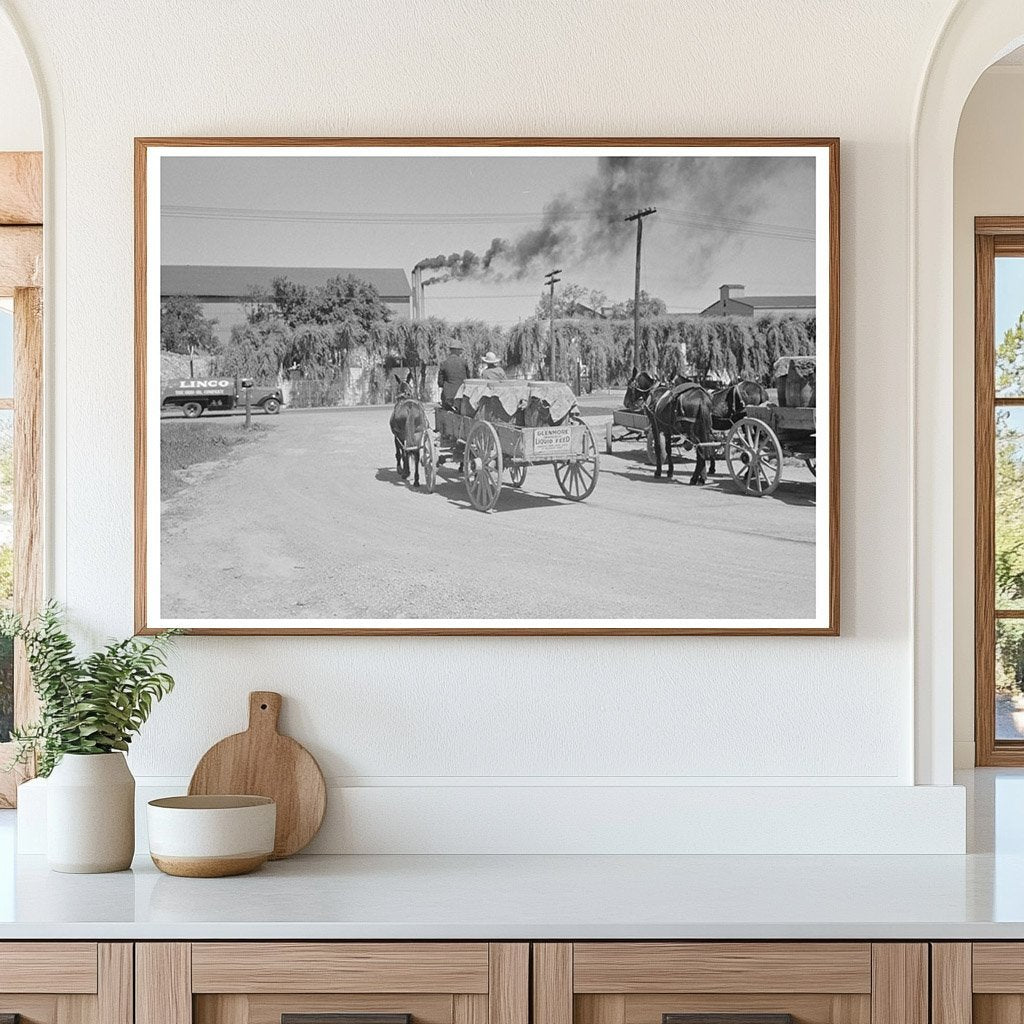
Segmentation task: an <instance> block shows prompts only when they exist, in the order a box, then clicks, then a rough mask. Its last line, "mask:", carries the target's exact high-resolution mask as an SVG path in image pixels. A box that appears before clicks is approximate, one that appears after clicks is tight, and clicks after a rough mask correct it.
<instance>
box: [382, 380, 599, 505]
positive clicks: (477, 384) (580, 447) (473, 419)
mask: <svg viewBox="0 0 1024 1024" xmlns="http://www.w3.org/2000/svg"><path fill="white" fill-rule="evenodd" d="M404 401H406V402H410V403H412V404H413V405H415V406H418V407H419V411H418V413H417V412H416V411H415V410H412V411H411V417H412V418H413V419H416V418H417V417H418V416H422V424H423V426H422V428H421V429H419V430H413V431H411V432H407V434H406V438H407V440H406V442H405V445H404V447H405V449H406V451H407V453H408V454H411V455H413V457H414V458H416V459H417V460H418V463H419V465H421V466H422V468H423V471H424V486H425V488H426V490H427V491H428V493H429V492H431V491H433V489H434V485H435V483H436V480H437V474H438V469H439V467H440V466H442V465H444V464H445V463H447V462H454V463H456V464H457V465H458V466H459V467H460V469H461V474H462V479H463V481H464V483H465V487H466V495H467V497H468V498H469V501H470V503H471V504H472V506H473V507H474V508H476V509H479V510H480V511H481V512H489V511H490V510H491V509H493V508H494V507H495V505H497V503H498V499H499V497H500V496H501V490H502V487H503V486H504V485H505V482H506V474H507V483H508V485H509V486H511V487H514V488H520V487H522V486H523V484H524V483H525V482H526V474H527V470H528V469H529V468H530V467H531V466H551V467H552V469H553V470H554V475H555V481H556V483H557V484H558V489H559V491H560V492H561V493H562V495H563V496H564V497H566V498H568V499H569V500H570V501H583V500H584V499H586V498H588V497H590V495H591V494H592V493H593V492H594V488H595V487H596V486H597V475H598V469H599V466H598V456H597V445H596V444H595V442H594V436H593V434H592V433H591V430H590V427H588V426H587V425H586V423H584V422H583V419H582V417H581V416H580V412H579V407H578V406H577V404H576V397H575V395H573V393H572V390H571V389H570V388H569V386H568V385H566V384H560V383H556V382H554V381H525V380H508V381H489V380H467V381H465V382H464V383H463V384H462V386H461V387H460V388H459V391H458V393H457V394H456V396H455V402H454V404H455V406H456V408H455V409H444V408H441V407H438V408H436V409H435V410H434V418H433V430H431V429H430V420H429V418H428V416H427V412H426V410H425V409H424V408H423V406H422V405H421V404H420V403H419V402H416V401H415V400H414V399H405V400H404ZM396 408H397V407H396ZM392 429H394V427H393V428H392ZM396 436H397V435H396ZM396 444H397V442H396ZM396 450H397V447H396Z"/></svg>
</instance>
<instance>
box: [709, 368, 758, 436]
mask: <svg viewBox="0 0 1024 1024" xmlns="http://www.w3.org/2000/svg"><path fill="white" fill-rule="evenodd" d="M767 401H768V392H767V391H766V390H765V389H764V388H763V387H761V385H760V384H757V383H755V382H754V381H752V380H741V381H737V382H736V383H735V384H730V385H729V386H728V387H725V388H718V389H717V390H715V391H712V392H711V419H712V421H713V423H714V427H715V430H728V429H729V428H730V427H731V426H732V425H733V424H734V423H738V422H739V421H740V420H741V419H743V417H744V416H745V415H746V409H747V406H748V405H764V404H765V403H766V402H767Z"/></svg>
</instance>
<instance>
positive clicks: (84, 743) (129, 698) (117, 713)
mask: <svg viewBox="0 0 1024 1024" xmlns="http://www.w3.org/2000/svg"><path fill="white" fill-rule="evenodd" d="M177 632H179V631H178V630H171V631H168V632H166V633H161V634H160V635H158V636H155V637H152V638H142V637H129V638H128V639H127V640H118V641H112V642H111V643H109V644H107V646H106V647H103V648H101V649H100V650H98V651H94V652H93V653H92V654H89V655H87V656H86V657H84V658H79V657H78V656H77V655H76V654H75V645H74V643H73V642H72V640H71V638H70V637H69V636H68V634H67V631H66V629H65V628H64V624H63V622H62V617H61V613H60V609H59V608H58V606H57V605H56V604H55V603H53V602H51V603H50V604H48V605H47V606H46V608H45V609H44V610H43V611H42V612H41V613H40V614H39V616H38V617H37V618H35V619H32V620H31V621H29V622H27V623H26V622H23V621H22V620H21V619H20V618H19V617H18V615H16V614H15V613H14V612H11V611H5V612H2V613H0V636H6V637H10V638H12V639H16V640H21V641H22V642H23V643H24V645H25V654H26V657H27V660H28V666H29V670H30V671H31V673H32V687H33V689H34V690H35V692H36V693H37V694H38V696H39V704H40V716H39V720H38V721H37V722H35V723H33V724H31V725H29V726H26V727H24V728H21V729H15V730H14V731H13V732H12V734H11V735H12V739H13V740H14V742H15V744H16V747H17V754H16V756H15V759H14V762H13V763H14V764H19V763H24V762H25V761H27V760H28V759H29V757H31V755H32V754H33V753H34V754H35V755H36V757H37V764H36V767H37V770H38V773H39V774H40V775H43V776H46V775H49V774H50V773H51V772H52V771H53V769H54V768H55V767H56V766H57V764H58V763H59V762H60V759H61V758H62V757H63V756H64V755H65V754H109V753H111V752H113V751H117V750H121V751H124V750H127V749H128V744H129V743H131V741H132V736H133V735H134V734H135V733H137V732H138V731H139V729H140V728H142V725H143V723H144V722H145V721H146V719H147V718H149V716H150V713H151V712H152V710H153V703H154V701H159V700H161V699H162V698H163V697H164V696H165V695H166V694H168V693H170V692H171V690H172V689H173V688H174V680H173V679H172V678H171V677H170V675H168V674H167V673H166V672H163V671H161V669H162V668H163V667H164V664H165V661H166V657H167V650H168V645H169V643H170V640H171V639H172V637H173V636H174V635H175V634H176V633H177ZM12 767H13V765H12Z"/></svg>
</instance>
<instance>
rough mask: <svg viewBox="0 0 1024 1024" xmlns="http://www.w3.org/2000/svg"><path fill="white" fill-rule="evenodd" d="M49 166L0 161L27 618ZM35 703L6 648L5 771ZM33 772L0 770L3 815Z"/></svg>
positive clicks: (21, 600) (5, 530)
mask: <svg viewBox="0 0 1024 1024" xmlns="http://www.w3.org/2000/svg"><path fill="white" fill-rule="evenodd" d="M42 183H43V161H42V154H41V153H0V606H2V607H8V608H10V607H13V608H14V609H15V610H16V611H17V612H18V613H19V614H21V615H22V616H24V617H28V616H31V615H33V614H35V612H36V611H38V609H39V607H40V604H41V602H42V578H43V574H42V565H43V560H42V529H41V526H42V523H41V519H42V462H41V445H42V371H43V300H42V274H43V229H42V220H43V206H42V194H43V188H42ZM35 717H36V702H35V699H34V695H33V693H32V687H31V681H30V679H29V673H28V666H27V665H26V663H25V656H24V651H22V650H21V649H20V647H19V646H18V645H13V646H12V645H11V644H10V643H7V642H4V641H2V640H0V766H4V767H6V765H7V764H8V763H9V762H10V760H11V758H12V757H13V755H14V748H13V746H12V745H11V744H10V743H9V742H8V741H9V740H10V732H11V728H12V726H17V725H20V724H23V723H25V722H29V721H32V720H33V719H34V718H35ZM26 774H29V773H28V772H2V771H0V807H7V806H12V805H13V804H14V802H15V797H16V786H17V783H18V781H19V780H20V778H22V777H23V776H24V775H26Z"/></svg>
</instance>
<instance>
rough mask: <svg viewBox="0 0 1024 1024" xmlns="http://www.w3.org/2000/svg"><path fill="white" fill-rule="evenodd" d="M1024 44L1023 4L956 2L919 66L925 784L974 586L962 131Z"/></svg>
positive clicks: (917, 597)
mask: <svg viewBox="0 0 1024 1024" xmlns="http://www.w3.org/2000/svg"><path fill="white" fill-rule="evenodd" d="M1022 42H1024V8H1022V7H1021V5H1020V3H1019V0H962V2H961V3H960V4H959V5H958V6H957V7H956V8H955V9H954V10H953V12H952V13H951V14H950V17H949V19H948V20H947V22H946V24H945V25H944V26H943V30H942V32H941V34H940V36H939V39H938V41H937V43H936V46H935V49H934V51H933V55H932V59H931V61H930V63H929V66H928V68H927V69H926V71H925V75H924V79H923V81H922V85H921V93H920V100H919V103H918V109H917V115H916V118H915V122H914V125H913V134H912V139H911V164H910V176H911V185H912V190H911V191H912V209H911V223H910V226H909V227H910V256H911V260H912V261H913V275H912V289H913V294H912V295H911V302H910V309H911V317H912V325H913V326H912V333H913V359H914V366H913V381H914V395H913V415H914V439H915V443H914V524H915V537H914V584H915V586H914V622H915V648H914V660H915V698H916V714H915V721H916V744H915V750H916V758H915V760H916V763H915V776H916V781H917V782H918V783H921V784H931V785H947V784H949V783H950V782H951V781H952V770H953V761H954V756H953V729H952V722H953V719H954V708H953V700H954V685H953V683H954V665H955V664H956V660H955V644H954V635H956V637H957V641H958V642H961V641H962V638H963V634H964V629H963V623H962V622H960V621H958V620H957V616H956V614H955V612H954V608H956V610H957V612H959V611H960V609H961V605H962V601H960V600H959V599H958V598H957V589H958V588H963V587H965V586H968V587H970V588H971V590H972V591H973V586H972V581H971V580H965V579H964V578H963V566H962V564H959V563H958V562H957V564H955V562H956V559H955V556H954V552H955V551H957V552H959V551H960V547H959V545H958V544H957V542H955V536H956V530H957V523H956V519H955V513H956V508H957V502H956V501H955V487H956V476H955V474H954V451H955V450H956V448H957V445H956V444H955V439H956V427H955V425H954V408H953V405H954V401H953V396H954V388H953V381H954V308H953V306H954V303H953V296H954V272H953V268H954V252H955V236H954V223H953V205H954V204H953V199H954V151H955V144H956V136H957V128H958V125H959V123H960V116H961V113H962V111H963V109H964V105H965V103H966V102H967V99H968V96H969V95H970V93H971V90H972V89H973V87H974V84H975V82H977V80H978V78H979V77H980V76H981V74H982V73H983V72H984V71H985V69H986V68H988V67H989V66H990V65H991V64H992V63H993V62H994V61H996V60H998V59H999V57H1000V56H1002V55H1003V54H1005V53H1006V52H1008V51H1010V50H1013V49H1015V48H1016V47H1017V46H1018V45H1020V44H1021V43H1022ZM968 343H969V342H968ZM957 418H959V417H957ZM955 544H956V546H955ZM958 682H960V681H959V680H958Z"/></svg>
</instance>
